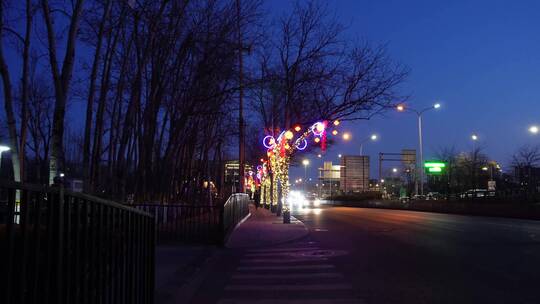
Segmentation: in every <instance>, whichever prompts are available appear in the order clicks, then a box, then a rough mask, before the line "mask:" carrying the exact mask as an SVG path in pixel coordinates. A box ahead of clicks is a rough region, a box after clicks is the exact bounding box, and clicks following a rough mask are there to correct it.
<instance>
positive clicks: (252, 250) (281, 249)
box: [249, 247, 320, 253]
mask: <svg viewBox="0 0 540 304" xmlns="http://www.w3.org/2000/svg"><path fill="white" fill-rule="evenodd" d="M317 249H320V248H319V247H292V248H271V249H251V250H249V252H252V253H258V252H260V253H267V252H288V251H308V250H317Z"/></svg>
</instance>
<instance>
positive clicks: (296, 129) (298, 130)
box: [294, 125, 302, 132]
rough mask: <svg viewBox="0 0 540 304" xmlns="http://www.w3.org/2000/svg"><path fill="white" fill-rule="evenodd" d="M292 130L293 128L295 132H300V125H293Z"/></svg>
mask: <svg viewBox="0 0 540 304" xmlns="http://www.w3.org/2000/svg"><path fill="white" fill-rule="evenodd" d="M294 130H295V131H296V132H300V130H302V127H300V126H299V125H296V126H295V127H294Z"/></svg>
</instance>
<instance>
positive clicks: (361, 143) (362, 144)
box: [360, 134, 379, 156]
mask: <svg viewBox="0 0 540 304" xmlns="http://www.w3.org/2000/svg"><path fill="white" fill-rule="evenodd" d="M378 138H379V137H378V136H377V134H372V135H371V136H370V137H368V138H366V139H364V140H362V141H361V142H360V156H362V155H364V144H365V143H366V142H368V141H370V140H371V141H376V140H377V139H378Z"/></svg>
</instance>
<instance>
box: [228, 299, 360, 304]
mask: <svg viewBox="0 0 540 304" xmlns="http://www.w3.org/2000/svg"><path fill="white" fill-rule="evenodd" d="M364 303H365V302H364V301H362V300H359V299H283V300H278V299H259V300H246V299H223V300H220V301H219V302H218V304H364Z"/></svg>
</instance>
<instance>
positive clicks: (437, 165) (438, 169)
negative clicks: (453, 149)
mask: <svg viewBox="0 0 540 304" xmlns="http://www.w3.org/2000/svg"><path fill="white" fill-rule="evenodd" d="M424 168H425V169H426V172H427V173H428V174H441V173H442V172H443V170H444V168H446V163H444V162H441V161H427V162H426V163H425V164H424Z"/></svg>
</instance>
